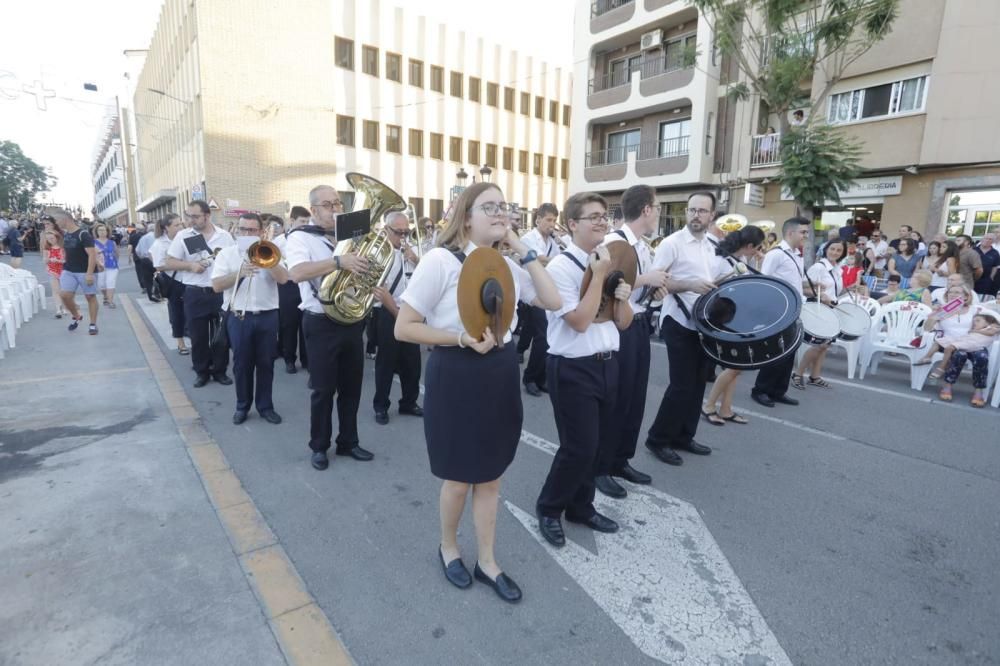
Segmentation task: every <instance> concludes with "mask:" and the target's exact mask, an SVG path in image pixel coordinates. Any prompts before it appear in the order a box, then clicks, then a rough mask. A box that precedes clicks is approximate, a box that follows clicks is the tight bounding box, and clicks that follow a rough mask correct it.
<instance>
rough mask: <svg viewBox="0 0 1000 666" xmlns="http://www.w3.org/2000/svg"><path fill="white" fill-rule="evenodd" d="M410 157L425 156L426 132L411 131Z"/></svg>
mask: <svg viewBox="0 0 1000 666" xmlns="http://www.w3.org/2000/svg"><path fill="white" fill-rule="evenodd" d="M410 155H413V156H414V157H423V156H424V132H423V130H418V129H411V130H410Z"/></svg>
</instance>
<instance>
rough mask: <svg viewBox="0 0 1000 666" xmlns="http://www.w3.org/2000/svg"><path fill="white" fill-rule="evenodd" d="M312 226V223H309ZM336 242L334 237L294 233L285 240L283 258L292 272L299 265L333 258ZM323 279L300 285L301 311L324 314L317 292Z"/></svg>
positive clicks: (301, 232)
mask: <svg viewBox="0 0 1000 666" xmlns="http://www.w3.org/2000/svg"><path fill="white" fill-rule="evenodd" d="M309 224H310V225H312V222H310V223H309ZM335 243H336V241H335V240H334V238H333V236H320V235H318V234H311V233H308V232H306V231H293V232H291V233H290V234H288V238H287V239H286V240H285V248H284V250H283V258H284V260H285V265H286V266H288V269H289V270H291V269H292V268H295V267H296V266H298V265H299V264H304V263H307V262H312V261H323V260H324V259H329V258H330V257H332V256H333V250H334V248H335V247H336V246H335ZM322 283H323V278H322V277H318V278H313V279H312V280H306V281H305V282H300V283H299V294H301V296H302V304H301V305H299V309H300V310H306V311H308V312H312V313H315V314H323V305H322V304H321V303H320V302H319V299H317V298H316V294H315V292H317V291H319V287H320V285H321V284H322Z"/></svg>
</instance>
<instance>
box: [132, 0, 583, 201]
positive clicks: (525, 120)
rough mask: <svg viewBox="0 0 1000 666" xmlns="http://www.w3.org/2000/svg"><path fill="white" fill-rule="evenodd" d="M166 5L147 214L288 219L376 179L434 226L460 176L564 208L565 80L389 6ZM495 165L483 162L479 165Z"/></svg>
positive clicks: (150, 131) (143, 197) (147, 138)
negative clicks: (209, 205)
mask: <svg viewBox="0 0 1000 666" xmlns="http://www.w3.org/2000/svg"><path fill="white" fill-rule="evenodd" d="M295 19H296V20H294V21H291V20H289V16H288V14H287V8H286V7H283V6H281V5H280V3H278V4H275V3H272V2H265V1H264V0H249V1H248V2H241V3H231V2H222V1H219V0H194V1H191V0H167V1H166V3H165V5H164V9H163V12H162V14H161V17H160V21H159V24H158V26H157V29H156V32H155V34H154V37H153V40H152V43H151V45H150V49H149V52H148V54H147V57H146V61H145V66H144V67H143V69H142V72H141V74H140V75H139V77H138V81H137V85H136V90H135V93H134V108H135V118H136V127H137V129H136V135H137V137H138V141H137V143H138V151H137V157H138V161H139V171H140V178H139V180H140V188H139V189H140V194H139V200H140V202H141V203H140V206H139V210H140V211H142V212H144V213H145V214H147V215H149V216H155V215H158V214H160V213H161V212H164V211H167V210H177V209H178V208H179V207H182V206H183V205H184V204H185V203H186V202H187V201H190V200H191V199H193V198H198V197H199V196H201V197H205V198H207V199H212V200H214V201H215V202H216V203H217V204H218V205H219V207H220V209H223V210H225V209H226V208H231V209H251V210H260V211H266V212H273V213H277V214H285V213H287V212H288V209H289V207H290V206H292V205H296V204H306V203H307V194H308V192H309V190H310V189H311V188H312V187H313V186H314V185H317V184H319V183H327V184H331V185H333V186H334V187H336V188H337V189H338V190H340V191H342V192H343V193H344V196H346V197H347V198H348V199H350V195H351V192H350V187H349V186H348V184H347V181H346V178H345V175H346V174H347V173H348V172H351V171H358V172H361V173H365V174H369V175H372V176H374V177H375V178H378V179H379V180H381V181H383V182H384V183H386V184H387V185H388V186H389V187H391V188H392V189H394V190H395V191H396V192H398V193H399V194H400V195H402V196H403V197H404V198H406V199H407V200H408V201H410V202H411V203H412V204H413V206H414V209H415V210H416V212H417V214H418V215H425V214H426V215H430V216H431V217H434V218H439V217H440V216H441V215H443V212H444V208H445V207H446V206H447V203H448V201H449V198H450V197H449V192H450V191H451V188H452V187H453V186H455V185H456V184H457V183H456V173H457V172H459V171H460V170H464V172H465V173H467V174H468V176H469V180H468V181H466V183H465V184H468V182H471V179H472V178H476V179H481V178H484V177H487V178H489V179H490V180H491V181H492V182H495V183H497V184H499V185H500V187H501V188H502V189H503V191H504V194H505V195H506V198H507V200H508V201H511V202H515V203H518V204H520V205H521V206H525V207H528V208H532V207H535V206H537V205H538V204H540V203H543V202H546V201H555V202H557V203H559V202H562V201H563V200H565V197H566V190H567V182H568V175H569V168H570V167H569V143H570V141H569V140H570V135H569V124H570V111H569V102H570V94H571V81H570V72H568V71H565V70H562V69H560V68H557V67H552V66H550V65H548V64H546V63H544V62H541V61H539V60H537V59H535V58H533V57H531V56H528V55H525V54H523V53H519V52H517V51H514V50H511V49H508V48H506V47H503V46H500V45H497V44H494V43H490V42H488V41H486V40H484V39H482V38H480V37H477V36H473V35H472V34H470V33H467V32H463V31H461V30H457V29H455V28H454V27H453V26H446V25H441V24H438V23H434V22H431V21H429V20H427V19H426V18H424V17H420V16H411V15H408V14H405V13H404V12H403V11H402V10H400V9H397V8H395V7H392V6H390V5H388V4H384V3H382V2H380V1H378V0H376V1H373V2H366V1H363V0H302V2H298V3H296V12H295ZM484 167H485V168H484Z"/></svg>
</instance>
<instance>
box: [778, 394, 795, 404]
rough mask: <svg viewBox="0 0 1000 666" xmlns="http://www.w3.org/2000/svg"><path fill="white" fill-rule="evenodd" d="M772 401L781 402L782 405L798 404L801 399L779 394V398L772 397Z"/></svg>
mask: <svg viewBox="0 0 1000 666" xmlns="http://www.w3.org/2000/svg"><path fill="white" fill-rule="evenodd" d="M771 400H772V401H774V402H778V403H781V404H782V405H797V404H799V401H798V400H796V399H795V398H789V397H788V396H787V395H779V396H778V397H777V398H771Z"/></svg>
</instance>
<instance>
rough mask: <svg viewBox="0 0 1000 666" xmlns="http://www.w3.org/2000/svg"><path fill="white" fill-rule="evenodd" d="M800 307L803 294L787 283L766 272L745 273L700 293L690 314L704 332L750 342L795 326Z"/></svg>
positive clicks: (716, 336) (713, 336) (724, 339)
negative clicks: (702, 293) (704, 292)
mask: <svg viewBox="0 0 1000 666" xmlns="http://www.w3.org/2000/svg"><path fill="white" fill-rule="evenodd" d="M801 307H802V297H801V296H800V295H799V292H798V291H796V290H795V289H793V288H792V287H791V286H790V285H789V284H787V283H786V282H784V281H782V280H779V279H777V278H773V277H769V276H766V275H743V276H739V277H735V278H732V279H730V280H726V281H725V282H723V283H722V284H720V285H719V286H718V287H716V288H715V289H713V290H712V291H710V292H708V293H707V294H704V295H702V296H700V297H699V298H698V300H697V301H696V302H695V304H694V310H693V311H692V313H691V314H692V319H693V321H694V325H695V328H697V329H698V331H699V332H701V333H702V334H703V335H707V336H709V337H711V338H713V339H715V340H722V341H727V342H749V341H753V340H759V339H762V338H767V337H769V336H772V335H775V334H777V333H779V332H781V331H784V330H785V329H787V328H789V327H790V326H792V325H794V324H795V320H796V319H798V317H799V310H800V309H801Z"/></svg>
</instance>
